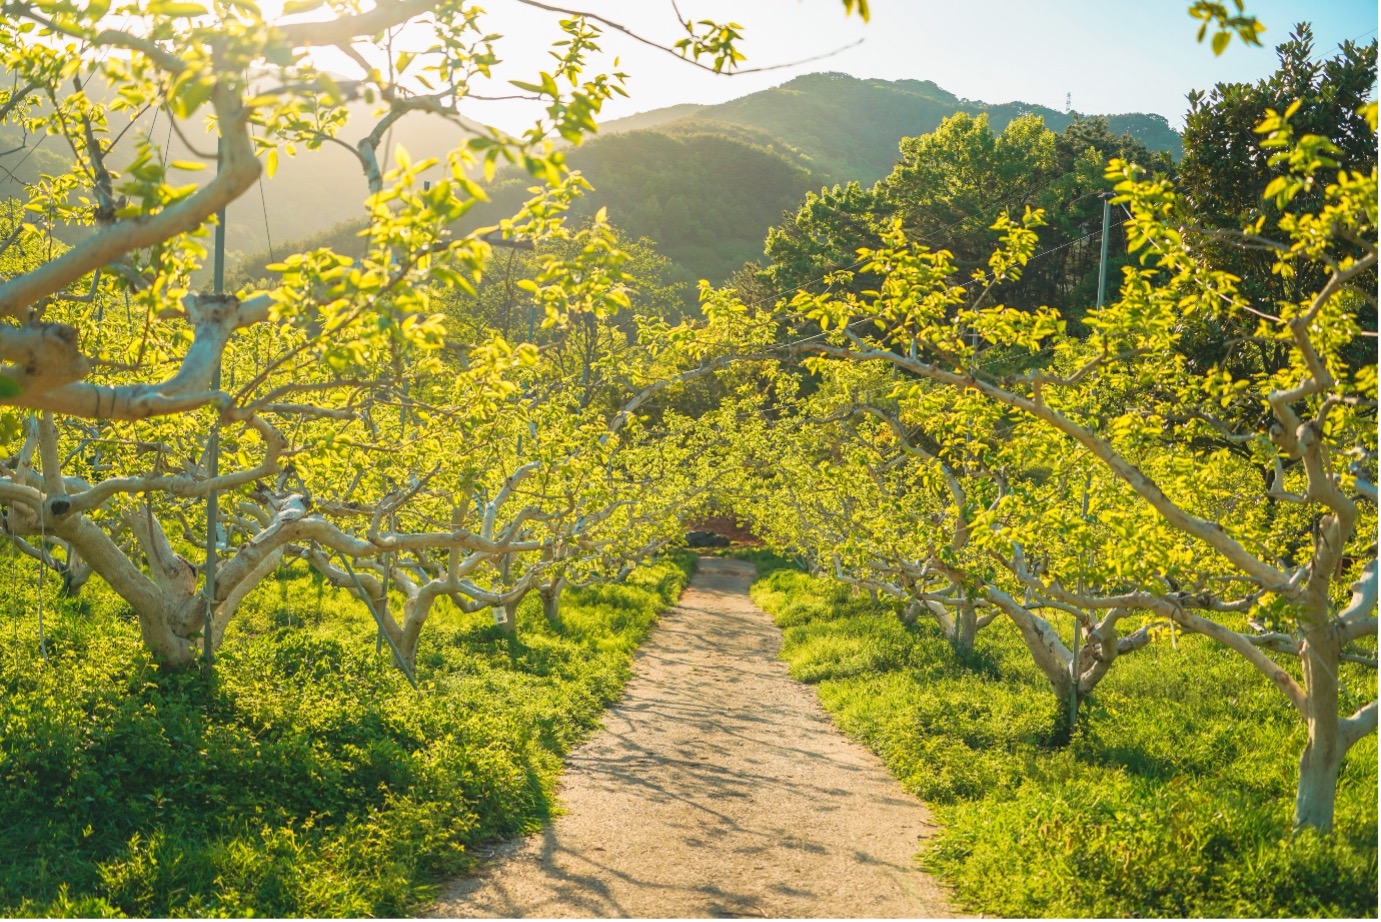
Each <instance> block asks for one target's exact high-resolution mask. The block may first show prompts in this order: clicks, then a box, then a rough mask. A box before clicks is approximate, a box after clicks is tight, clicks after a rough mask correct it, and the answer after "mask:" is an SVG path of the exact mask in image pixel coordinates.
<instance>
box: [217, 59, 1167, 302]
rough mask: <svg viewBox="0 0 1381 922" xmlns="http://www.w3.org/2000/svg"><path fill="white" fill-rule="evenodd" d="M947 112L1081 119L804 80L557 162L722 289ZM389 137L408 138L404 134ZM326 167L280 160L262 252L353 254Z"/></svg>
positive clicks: (919, 87)
mask: <svg viewBox="0 0 1381 922" xmlns="http://www.w3.org/2000/svg"><path fill="white" fill-rule="evenodd" d="M961 111H963V112H970V113H973V114H978V113H987V115H988V118H989V121H990V123H991V124H992V126H993V129H994V130H995V131H1001V130H1002V128H1004V127H1005V126H1006V125H1007V123H1008V122H1010V121H1011V120H1012V119H1014V118H1017V117H1019V116H1021V115H1024V114H1027V113H1035V114H1038V115H1040V116H1041V117H1042V118H1044V119H1045V122H1046V124H1047V125H1048V126H1049V127H1050V128H1052V129H1054V130H1056V131H1060V130H1063V129H1064V128H1065V127H1067V126H1068V125H1069V124H1070V123H1071V122H1073V121H1074V120H1075V119H1076V118H1079V117H1081V116H1079V114H1078V113H1065V112H1057V111H1055V110H1053V109H1047V108H1044V107H1041V106H1034V105H1030V104H1028V103H1023V102H1008V103H1002V104H1000V105H992V104H989V103H985V102H980V101H976V100H969V99H961V98H960V97H958V96H955V95H954V94H953V93H950V92H948V91H946V90H944V89H942V88H941V87H939V86H937V85H936V84H934V83H932V82H930V81H922V80H900V81H887V80H860V79H858V78H855V77H850V76H847V75H844V74H834V73H824V74H809V75H806V76H802V77H797V78H795V79H793V80H790V81H788V82H787V83H784V84H782V85H781V86H778V87H773V88H772V89H769V90H763V91H761V92H758V93H753V94H750V95H748V96H744V97H742V98H740V99H735V100H731V101H729V102H726V103H721V104H718V105H709V106H703V105H693V104H685V105H677V106H670V107H668V108H665V109H656V110H652V111H649V112H644V113H640V114H638V115H633V116H629V117H628V118H623V119H616V120H613V121H610V122H608V123H606V124H605V125H604V126H602V127H601V131H600V134H599V135H598V136H597V137H595V138H594V139H593V140H591V141H588V142H587V143H586V144H585V145H584V146H582V147H580V148H578V149H575V150H572V151H571V152H570V158H569V159H570V163H571V165H572V166H573V167H574V168H576V169H579V170H580V171H582V172H583V173H584V174H585V176H586V178H587V179H589V180H590V182H591V183H592V184H593V185H594V186H595V191H594V192H592V193H590V194H589V195H588V196H587V197H586V198H585V200H584V202H583V203H582V204H581V206H580V209H579V213H586V214H589V213H593V212H594V211H595V210H596V209H598V208H601V207H606V208H608V212H609V217H610V219H611V220H612V221H613V222H614V223H615V224H617V225H619V226H620V227H621V228H623V229H624V230H625V231H626V232H627V233H628V234H629V235H630V236H631V237H633V238H640V237H646V238H649V239H650V240H652V241H654V242H655V243H656V245H657V247H658V249H659V250H660V251H661V252H662V253H663V254H664V255H666V256H667V257H669V258H670V259H672V260H673V261H674V262H675V263H676V264H677V265H678V266H680V267H681V268H682V269H683V270H684V273H685V278H686V279H687V280H689V281H693V280H696V279H701V278H705V279H709V280H710V281H712V282H716V283H717V282H722V281H723V280H724V279H725V278H727V277H728V275H729V274H730V273H731V272H732V271H734V270H735V269H737V268H738V267H739V266H741V265H742V264H743V263H745V262H747V261H749V260H753V259H756V258H758V257H760V256H761V255H762V251H763V239H764V237H765V235H766V233H767V230H768V228H769V227H771V226H772V225H773V224H775V223H777V222H778V221H779V220H780V219H781V216H782V213H783V212H784V211H785V210H787V209H789V208H792V207H794V206H795V205H796V204H797V202H798V201H799V200H800V198H801V197H802V196H803V195H804V194H805V193H806V192H808V191H811V190H814V189H819V188H820V187H821V186H826V185H832V184H834V183H839V182H845V181H848V180H859V181H861V182H863V183H865V184H871V183H872V182H874V181H875V180H877V179H880V178H882V177H883V176H884V175H886V174H887V172H888V171H889V170H890V169H891V168H892V164H893V163H894V162H895V160H896V158H897V147H898V143H899V142H900V141H901V139H902V138H904V137H914V136H917V135H922V134H927V133H929V132H931V131H934V130H935V129H936V128H937V127H939V125H940V122H941V121H943V120H944V119H945V118H946V117H948V116H950V115H953V114H954V113H956V112H961ZM1104 118H1105V119H1106V121H1107V122H1108V125H1109V128H1110V129H1111V130H1112V131H1113V132H1114V133H1115V134H1128V135H1131V136H1132V137H1133V138H1135V139H1136V140H1138V141H1141V142H1142V143H1143V144H1145V145H1146V146H1147V147H1148V148H1150V149H1152V150H1166V151H1170V152H1171V154H1172V155H1173V156H1176V157H1178V156H1179V153H1180V141H1179V135H1178V134H1176V133H1175V132H1174V131H1173V130H1172V129H1171V128H1170V126H1169V124H1168V123H1167V122H1166V120H1165V119H1164V118H1162V117H1160V116H1158V115H1146V114H1141V113H1130V114H1123V115H1112V116H1104ZM403 125H408V126H409V127H408V133H407V134H406V135H405V134H403V133H402V126H403ZM437 125H440V127H441V128H445V127H446V126H445V125H444V124H441V123H436V122H429V121H427V120H422V119H419V120H416V121H411V122H409V121H408V120H404V122H402V123H400V126H399V128H400V133H399V135H398V140H400V141H402V143H404V145H405V146H406V147H407V148H408V149H409V151H410V152H411V153H412V154H413V155H414V158H421V157H424V156H434V155H435V154H436V153H437V152H438V151H439V150H441V149H444V144H446V143H454V142H455V141H456V140H458V139H459V133H458V131H457V130H454V129H452V135H450V136H447V138H446V139H445V140H444V141H443V140H442V138H441V137H440V136H439V135H436V134H434V133H433V132H436V131H438V130H439V129H438V128H437V127H435V126H437ZM329 146H331V145H328V147H329ZM331 156H332V158H333V159H332V164H334V162H335V159H339V160H340V166H335V165H327V166H326V167H325V169H324V171H317V170H316V169H315V165H313V168H312V173H311V174H309V175H308V174H300V173H298V172H297V171H296V167H295V164H293V163H292V162H291V161H287V162H285V165H284V168H283V170H282V171H281V172H280V178H277V179H275V180H272V181H269V182H268V183H266V185H265V196H266V202H265V208H266V210H267V214H268V219H269V226H270V227H271V228H272V229H273V230H272V233H273V237H274V239H275V240H279V241H284V240H288V239H302V238H304V237H312V236H316V237H317V241H316V242H318V243H330V244H332V245H334V246H337V247H339V248H342V249H344V250H346V251H350V249H351V248H352V247H353V246H354V241H353V240H352V235H353V231H352V230H351V228H350V226H349V225H344V226H342V227H341V228H340V229H339V230H338V231H336V232H332V233H329V234H326V235H325V236H321V235H322V234H323V232H324V231H326V230H327V229H329V228H331V227H332V226H333V225H335V224H337V223H339V222H341V221H348V220H349V219H350V218H351V216H352V213H353V212H352V209H353V208H355V207H356V203H357V201H358V198H359V196H358V195H357V194H356V193H357V192H358V191H360V190H362V187H363V181H362V180H361V179H360V178H359V175H358V167H357V166H355V165H354V164H353V161H352V160H351V159H350V155H349V154H347V153H345V152H344V151H339V152H335V151H333V152H331ZM289 170H292V172H291V173H290V172H289ZM352 170H353V173H352V172H351V171H352ZM337 173H338V174H339V178H337ZM531 185H532V182H531V180H530V179H529V178H528V177H526V176H525V175H522V174H519V173H517V172H514V171H509V172H506V173H501V174H500V175H499V176H498V177H496V179H495V181H494V182H493V183H492V184H491V185H490V187H489V194H490V196H491V199H492V201H491V202H490V203H489V204H488V205H484V206H481V207H478V208H476V209H474V210H473V211H472V212H471V213H470V215H468V216H467V220H466V224H465V226H467V227H475V226H480V225H483V224H489V223H493V222H495V221H497V220H498V218H500V217H502V216H505V215H508V214H511V213H512V212H513V209H514V208H516V206H517V204H518V203H519V202H521V201H522V200H523V199H525V198H526V197H527V196H528V192H527V189H528V187H529V186H531ZM254 221H257V222H259V224H260V227H259V229H258V230H257V231H255V230H254V229H253V228H250V227H248V225H250V224H251V223H253V222H254ZM230 225H231V229H232V232H239V231H241V230H243V231H244V233H245V234H246V236H245V237H242V238H241V239H245V240H249V239H258V240H262V239H263V238H264V232H263V228H262V225H263V214H262V213H261V208H260V203H259V202H258V201H257V198H255V197H253V196H251V197H250V199H249V200H248V201H241V202H239V203H237V206H236V208H235V209H232V212H231V215H230ZM287 227H292V228H294V231H293V232H288V231H286V229H285V228H287ZM280 228H284V229H280ZM232 248H236V247H235V245H234V243H232ZM238 249H241V251H242V252H243V250H244V249H245V247H239V248H238ZM267 255H268V254H267V253H266V252H265V253H257V254H255V255H254V256H253V257H250V258H249V259H248V260H247V261H246V263H245V266H246V269H247V271H249V272H251V273H252V272H253V271H254V266H255V265H256V264H257V265H262V264H263V263H264V262H267Z"/></svg>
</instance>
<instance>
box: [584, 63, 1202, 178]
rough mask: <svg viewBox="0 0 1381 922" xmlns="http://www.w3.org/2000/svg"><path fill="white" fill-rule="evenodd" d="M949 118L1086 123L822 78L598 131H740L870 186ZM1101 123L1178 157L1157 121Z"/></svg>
mask: <svg viewBox="0 0 1381 922" xmlns="http://www.w3.org/2000/svg"><path fill="white" fill-rule="evenodd" d="M956 112H968V113H969V114H971V115H978V114H979V113H982V112H986V113H988V120H989V122H990V123H991V124H992V126H993V129H994V130H996V131H1001V130H1002V129H1003V128H1005V127H1006V125H1007V123H1008V122H1010V121H1011V120H1012V119H1014V118H1017V117H1019V116H1022V115H1039V116H1040V117H1041V118H1043V119H1044V120H1045V124H1046V125H1047V126H1048V127H1049V128H1052V129H1054V130H1055V131H1061V130H1063V129H1064V128H1065V126H1067V125H1069V123H1070V122H1072V121H1075V120H1076V119H1078V118H1090V117H1092V116H1089V115H1080V114H1079V113H1075V112H1060V111H1057V110H1055V109H1050V108H1047V107H1045V106H1037V105H1032V104H1030V103H1024V102H1005V103H997V104H994V103H987V102H982V101H980V100H976V99H961V98H959V97H958V96H955V95H954V94H953V93H950V92H948V91H947V90H945V89H943V88H942V87H939V86H937V85H936V84H935V83H934V82H932V81H930V80H860V79H859V78H857V77H851V76H849V75H848V74H838V73H823V74H807V75H805V76H802V77H796V78H795V79H793V80H789V81H787V82H786V83H784V84H782V85H781V86H778V87H773V88H772V89H770V90H763V91H762V92H760V93H753V94H750V95H748V96H744V97H742V98H740V99H734V100H730V101H729V102H726V103H721V104H719V105H715V106H696V107H688V106H670V107H668V108H665V109H655V110H653V111H651V112H644V113H641V114H639V115H634V116H631V117H629V118H626V119H615V120H613V121H611V122H609V123H607V124H606V125H604V126H603V128H602V131H603V132H604V133H606V134H607V133H610V132H622V131H629V130H635V129H648V128H655V127H658V126H666V125H670V124H674V123H677V122H680V121H683V120H684V121H690V122H700V121H706V122H723V123H727V124H732V125H743V126H745V127H749V128H756V129H758V130H759V131H763V132H766V133H767V134H770V135H772V136H773V137H776V138H779V139H781V141H782V142H783V143H784V144H787V145H789V146H790V147H792V148H794V149H795V150H798V151H800V152H801V154H802V155H803V156H804V157H806V158H807V160H808V162H809V163H810V164H811V166H812V169H813V170H814V172H815V173H816V174H817V176H818V177H820V178H822V179H824V180H826V181H828V182H845V181H847V180H850V179H856V180H858V181H860V182H871V181H873V180H877V179H881V178H882V177H883V176H884V175H886V174H887V172H888V170H890V169H891V168H892V163H893V161H894V160H896V148H897V142H898V141H900V140H901V139H902V138H904V137H912V136H914V135H920V134H927V133H929V132H931V131H934V130H935V129H936V128H938V127H939V126H940V122H941V121H943V120H944V119H945V118H946V117H948V116H950V115H953V114H954V113H956ZM1103 117H1104V118H1106V119H1107V121H1108V127H1109V128H1110V129H1111V130H1112V131H1113V132H1114V133H1115V134H1127V135H1131V136H1132V137H1133V138H1135V139H1136V140H1138V141H1140V142H1141V143H1142V144H1144V145H1146V147H1147V148H1149V149H1151V150H1153V151H1159V150H1163V151H1168V152H1169V153H1170V154H1172V155H1173V156H1174V157H1176V158H1178V157H1179V154H1180V150H1181V146H1180V137H1179V134H1178V133H1177V132H1175V131H1174V129H1172V128H1171V127H1170V125H1169V123H1168V122H1166V120H1165V118H1164V117H1162V116H1159V115H1153V114H1147V113H1141V112H1135V113H1126V114H1121V115H1106V116H1103Z"/></svg>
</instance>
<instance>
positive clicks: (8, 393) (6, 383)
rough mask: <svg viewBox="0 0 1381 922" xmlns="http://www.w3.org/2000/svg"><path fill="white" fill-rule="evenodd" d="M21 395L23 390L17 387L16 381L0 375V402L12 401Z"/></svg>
mask: <svg viewBox="0 0 1381 922" xmlns="http://www.w3.org/2000/svg"><path fill="white" fill-rule="evenodd" d="M22 393H24V390H23V388H21V387H20V386H19V382H18V381H16V380H14V379H13V378H7V377H5V376H4V375H0V400H12V399H14V398H15V397H18V396H19V395H20V394H22Z"/></svg>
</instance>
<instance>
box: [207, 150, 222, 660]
mask: <svg viewBox="0 0 1381 922" xmlns="http://www.w3.org/2000/svg"><path fill="white" fill-rule="evenodd" d="M222 156H223V154H222V142H221V139H220V138H219V137H218V138H216V170H217V172H219V171H220V166H221V158H222ZM212 253H213V255H212V263H211V293H212V295H213V296H214V297H216V298H220V297H222V296H223V295H224V293H225V209H224V208H222V209H221V210H220V211H218V212H216V234H215V244H214V249H213V251H212ZM220 389H221V356H217V357H216V367H215V368H214V369H212V371H211V390H213V391H219V390H220ZM206 456H207V457H206V474H207V476H208V477H209V478H210V479H211V480H215V479H216V478H217V477H219V476H220V469H221V418H220V412H219V409H218V410H217V413H216V418H215V419H214V420H213V421H212V423H211V436H210V438H209V439H208V440H207V444H206ZM219 512H220V496H219V494H218V491H216V490H211V491H210V492H208V493H207V494H206V581H205V583H204V584H203V585H202V593H203V595H204V597H205V599H206V624H205V625H203V627H202V659H203V660H204V661H205V663H206V666H207V667H208V668H210V666H211V665H212V664H213V663H215V661H216V657H215V654H214V653H213V652H212V649H211V644H212V640H213V634H214V632H213V630H212V622H213V620H214V618H215V614H216V532H217V530H218V528H219V522H218V521H217V519H218V518H219Z"/></svg>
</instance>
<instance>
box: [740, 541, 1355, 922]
mask: <svg viewBox="0 0 1381 922" xmlns="http://www.w3.org/2000/svg"><path fill="white" fill-rule="evenodd" d="M749 556H750V559H753V560H754V562H755V563H756V564H757V565H758V567H759V574H760V577H759V579H758V581H757V582H756V583H755V584H754V586H753V589H752V597H753V600H754V601H755V602H756V603H757V604H758V605H759V606H761V607H762V608H763V609H764V610H766V611H767V612H768V613H769V614H770V615H772V617H773V619H774V620H775V621H776V622H777V624H778V625H779V626H781V627H782V628H783V634H784V638H783V640H784V646H783V650H782V658H783V659H784V660H786V662H787V663H788V665H789V667H790V671H791V675H792V677H793V678H796V679H798V680H800V681H803V682H808V683H811V684H814V685H816V687H817V690H818V692H819V695H820V701H821V703H822V704H823V706H824V707H825V709H826V711H828V712H829V714H830V715H831V717H832V718H833V719H834V720H835V722H836V724H837V725H838V726H839V727H840V729H841V730H843V731H844V732H845V733H846V734H848V735H849V736H851V737H853V738H854V739H856V740H858V741H860V742H862V743H863V744H865V745H867V746H868V747H870V748H871V749H872V750H873V751H874V752H876V753H877V754H878V755H879V756H880V757H881V758H882V759H883V761H884V762H885V763H886V765H887V767H888V769H889V770H890V771H891V772H892V773H893V774H894V775H895V776H896V777H897V779H898V780H899V781H901V783H902V784H903V786H904V787H905V788H906V789H907V790H908V791H910V792H911V793H913V794H915V795H917V796H918V797H920V798H921V799H922V800H924V801H925V802H926V803H927V804H928V805H929V806H930V807H931V808H932V809H933V810H934V812H935V815H936V817H937V819H938V820H939V821H940V823H941V826H942V831H941V832H940V833H939V834H938V835H937V837H936V838H935V839H934V840H932V841H933V844H932V845H931V846H930V847H929V848H928V849H927V851H926V852H924V853H923V854H922V855H921V856H920V860H921V862H922V865H923V866H924V867H925V868H926V869H927V870H930V871H932V872H935V873H937V874H939V875H940V876H941V877H942V878H943V879H944V880H945V881H946V882H947V883H948V884H949V885H950V886H951V887H952V888H953V891H954V894H955V897H956V899H957V900H958V901H959V902H961V903H962V904H963V905H964V906H965V907H966V908H968V909H969V910H972V911H976V912H983V913H987V914H995V915H1000V916H1028V917H1029V916H1056V917H1060V916H1062V917H1118V916H1217V917H1227V918H1232V917H1239V916H1240V917H1305V916H1342V917H1356V918H1368V917H1370V918H1375V917H1376V914H1377V913H1376V910H1377V774H1376V764H1377V748H1376V737H1375V736H1374V735H1373V736H1371V737H1368V738H1367V739H1365V740H1363V741H1362V742H1360V743H1358V744H1357V746H1356V747H1355V748H1354V750H1353V752H1352V753H1351V754H1350V755H1349V757H1348V760H1347V762H1346V764H1345V766H1344V769H1343V774H1342V779H1341V782H1340V789H1339V798H1338V804H1339V809H1338V823H1337V829H1336V832H1335V834H1334V835H1333V836H1332V837H1327V838H1325V837H1320V836H1317V835H1316V834H1314V833H1312V832H1309V833H1302V834H1296V833H1293V832H1292V831H1291V829H1290V818H1291V805H1292V803H1293V796H1294V783H1295V777H1296V760H1297V758H1298V753H1299V751H1300V747H1301V745H1302V728H1301V727H1300V725H1299V722H1298V721H1297V720H1294V719H1293V717H1292V715H1290V714H1289V713H1288V712H1286V710H1285V709H1286V707H1287V705H1286V704H1285V703H1284V701H1283V700H1282V699H1281V698H1280V696H1279V695H1277V694H1276V693H1275V692H1274V690H1273V689H1271V688H1269V687H1267V686H1266V683H1264V682H1263V681H1262V680H1261V678H1260V677H1259V676H1258V675H1257V674H1256V673H1254V672H1253V671H1252V670H1251V669H1250V667H1248V666H1247V665H1246V664H1244V663H1242V662H1241V661H1240V659H1238V658H1236V657H1235V656H1234V655H1233V654H1231V653H1229V652H1227V651H1224V650H1221V649H1219V648H1216V647H1215V646H1214V645H1212V644H1211V643H1209V642H1208V641H1206V640H1204V639H1203V638H1198V637H1183V636H1181V637H1180V638H1179V640H1178V644H1177V648H1172V646H1171V644H1170V643H1169V641H1168V639H1167V640H1166V641H1165V642H1163V643H1157V644H1155V645H1153V647H1151V648H1147V649H1146V650H1143V651H1140V652H1138V654H1136V655H1135V656H1134V657H1128V658H1127V660H1126V661H1125V662H1119V664H1118V668H1117V669H1116V670H1114V672H1113V674H1111V675H1110V676H1109V677H1108V678H1107V679H1106V680H1105V681H1104V682H1103V684H1101V685H1100V686H1099V688H1098V691H1097V692H1095V694H1094V696H1093V698H1092V699H1091V700H1090V701H1089V702H1087V703H1086V704H1085V706H1084V711H1083V715H1082V716H1081V722H1080V725H1079V726H1078V727H1077V729H1076V731H1075V733H1074V734H1073V739H1072V740H1071V741H1070V742H1069V744H1068V745H1067V746H1064V747H1059V746H1056V745H1055V744H1053V743H1052V738H1053V732H1052V731H1053V729H1054V727H1055V720H1056V706H1055V702H1054V699H1053V697H1052V696H1051V695H1050V694H1049V692H1048V691H1046V687H1045V684H1044V682H1043V681H1042V679H1041V677H1040V676H1039V674H1038V673H1037V672H1036V669H1035V666H1034V665H1033V664H1032V662H1031V660H1030V658H1029V656H1028V655H1027V654H1026V653H1025V650H1024V648H1023V647H1022V646H1021V644H1020V641H1019V640H1017V639H1016V638H1015V636H1014V632H1013V631H1010V630H1008V628H1009V626H1008V625H1007V624H1005V623H1001V622H1000V623H996V624H994V625H993V626H992V627H990V628H988V629H987V630H985V631H983V632H981V633H980V635H979V639H978V645H977V649H976V651H975V655H974V658H973V661H972V662H971V663H969V664H966V665H961V664H959V663H958V662H956V661H955V658H954V655H953V653H952V652H951V651H950V648H949V647H948V645H946V644H945V642H944V641H943V639H942V638H941V637H940V635H939V632H938V631H937V630H936V629H935V628H933V627H932V626H931V625H929V624H925V623H920V624H916V625H913V626H907V625H905V624H903V623H902V622H901V621H900V619H899V618H898V617H897V616H896V610H895V608H893V607H891V606H888V605H887V604H885V603H884V604H877V603H874V602H872V601H871V600H870V599H868V597H866V596H863V597H855V596H854V595H853V594H852V593H851V591H850V590H849V589H848V588H847V587H844V586H841V585H839V584H837V583H834V582H831V581H826V580H822V579H815V578H812V577H809V576H807V575H806V574H804V573H801V572H800V571H798V570H795V569H785V568H781V562H780V561H778V560H774V559H773V558H772V557H771V556H770V555H767V554H762V553H759V554H753V555H749ZM1352 679H1353V681H1354V682H1357V683H1362V684H1363V685H1365V684H1366V681H1367V680H1368V679H1369V680H1370V681H1371V682H1372V683H1374V678H1372V677H1371V676H1370V675H1368V676H1365V677H1363V676H1361V675H1360V674H1359V676H1356V677H1352ZM1358 691H1359V692H1360V691H1362V689H1361V688H1360V686H1359V688H1358ZM1370 691H1371V693H1373V694H1374V691H1375V690H1374V687H1373V688H1371V689H1370Z"/></svg>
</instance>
